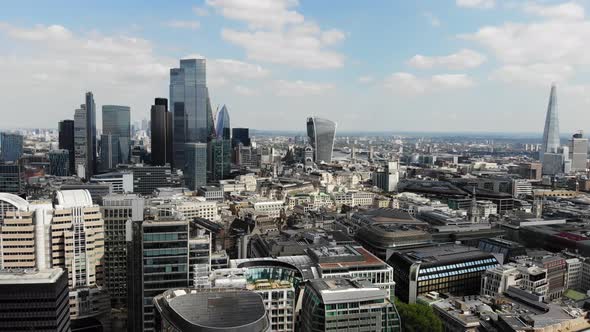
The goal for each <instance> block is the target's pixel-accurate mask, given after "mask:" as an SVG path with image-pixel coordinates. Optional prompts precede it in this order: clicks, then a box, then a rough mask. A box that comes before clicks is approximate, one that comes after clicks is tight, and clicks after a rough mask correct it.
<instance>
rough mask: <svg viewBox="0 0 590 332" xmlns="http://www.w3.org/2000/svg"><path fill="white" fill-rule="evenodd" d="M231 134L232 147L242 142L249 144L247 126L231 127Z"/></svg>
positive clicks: (245, 144) (244, 144)
mask: <svg viewBox="0 0 590 332" xmlns="http://www.w3.org/2000/svg"><path fill="white" fill-rule="evenodd" d="M231 136H232V141H231V142H232V143H231V145H232V147H233V148H235V147H236V146H238V145H240V143H242V145H243V146H250V129H248V128H233V129H232V130H231Z"/></svg>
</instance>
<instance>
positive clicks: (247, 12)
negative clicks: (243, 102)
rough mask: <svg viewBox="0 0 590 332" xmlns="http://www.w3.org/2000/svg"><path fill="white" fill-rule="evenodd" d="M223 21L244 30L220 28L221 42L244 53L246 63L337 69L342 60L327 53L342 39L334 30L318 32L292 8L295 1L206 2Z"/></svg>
mask: <svg viewBox="0 0 590 332" xmlns="http://www.w3.org/2000/svg"><path fill="white" fill-rule="evenodd" d="M207 4H208V5H209V6H211V7H213V8H215V9H216V10H217V12H219V13H220V14H221V15H223V16H224V17H226V18H228V19H231V20H236V21H240V22H243V23H245V24H246V25H247V29H245V30H241V29H235V28H232V29H229V28H224V29H223V30H222V31H221V36H222V38H223V39H224V40H226V41H228V42H230V43H232V44H235V45H238V46H240V47H242V48H244V50H245V51H246V55H247V57H248V58H249V59H252V60H257V61H264V62H270V63H276V64H286V65H290V66H293V67H300V68H308V69H322V68H338V67H342V66H343V64H344V57H343V56H342V55H341V54H340V53H338V52H336V51H334V50H332V49H330V47H333V46H334V45H336V44H338V43H340V42H342V41H343V40H344V39H345V38H346V35H345V34H344V33H343V32H342V31H340V30H338V29H327V30H322V29H321V28H320V27H319V26H318V25H317V24H316V23H314V22H312V21H306V20H305V18H304V16H303V15H301V14H300V13H298V12H297V11H296V10H294V8H295V7H296V6H297V5H298V4H299V3H298V2H297V1H296V0H260V1H248V0H207Z"/></svg>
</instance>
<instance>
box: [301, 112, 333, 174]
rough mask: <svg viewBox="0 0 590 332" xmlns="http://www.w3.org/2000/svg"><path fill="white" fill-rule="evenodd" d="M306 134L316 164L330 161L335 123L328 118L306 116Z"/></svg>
mask: <svg viewBox="0 0 590 332" xmlns="http://www.w3.org/2000/svg"><path fill="white" fill-rule="evenodd" d="M307 136H308V137H309V143H310V144H311V146H312V147H313V150H314V161H315V162H316V163H317V164H319V163H322V162H325V163H330V162H332V150H333V149H334V137H335V136H336V123H335V122H333V121H330V120H328V119H322V118H318V117H309V118H307Z"/></svg>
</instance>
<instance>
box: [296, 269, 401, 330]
mask: <svg viewBox="0 0 590 332" xmlns="http://www.w3.org/2000/svg"><path fill="white" fill-rule="evenodd" d="M301 294H302V295H300V298H299V299H298V306H299V308H300V312H299V315H298V319H297V324H298V326H299V327H298V329H297V330H299V331H306V332H308V331H314V332H320V331H330V330H334V331H337V330H349V329H351V328H354V329H355V330H358V331H401V324H400V320H399V314H398V313H397V310H396V308H395V305H394V304H393V303H392V302H391V301H390V299H389V298H388V294H387V292H386V291H385V290H383V289H380V288H379V287H376V286H374V285H373V284H371V283H370V282H369V281H366V280H354V279H344V278H332V279H315V280H310V281H308V282H306V284H305V288H304V290H303V292H302V293H301Z"/></svg>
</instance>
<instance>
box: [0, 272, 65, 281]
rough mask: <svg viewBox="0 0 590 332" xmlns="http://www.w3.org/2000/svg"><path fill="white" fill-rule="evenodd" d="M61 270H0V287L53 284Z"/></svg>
mask: <svg viewBox="0 0 590 332" xmlns="http://www.w3.org/2000/svg"><path fill="white" fill-rule="evenodd" d="M62 273H63V270H62V269H60V268H55V269H45V270H37V269H5V270H4V269H3V270H0V285H22V284H47V283H54V282H56V281H57V279H58V278H59V277H60V276H61V275H62Z"/></svg>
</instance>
